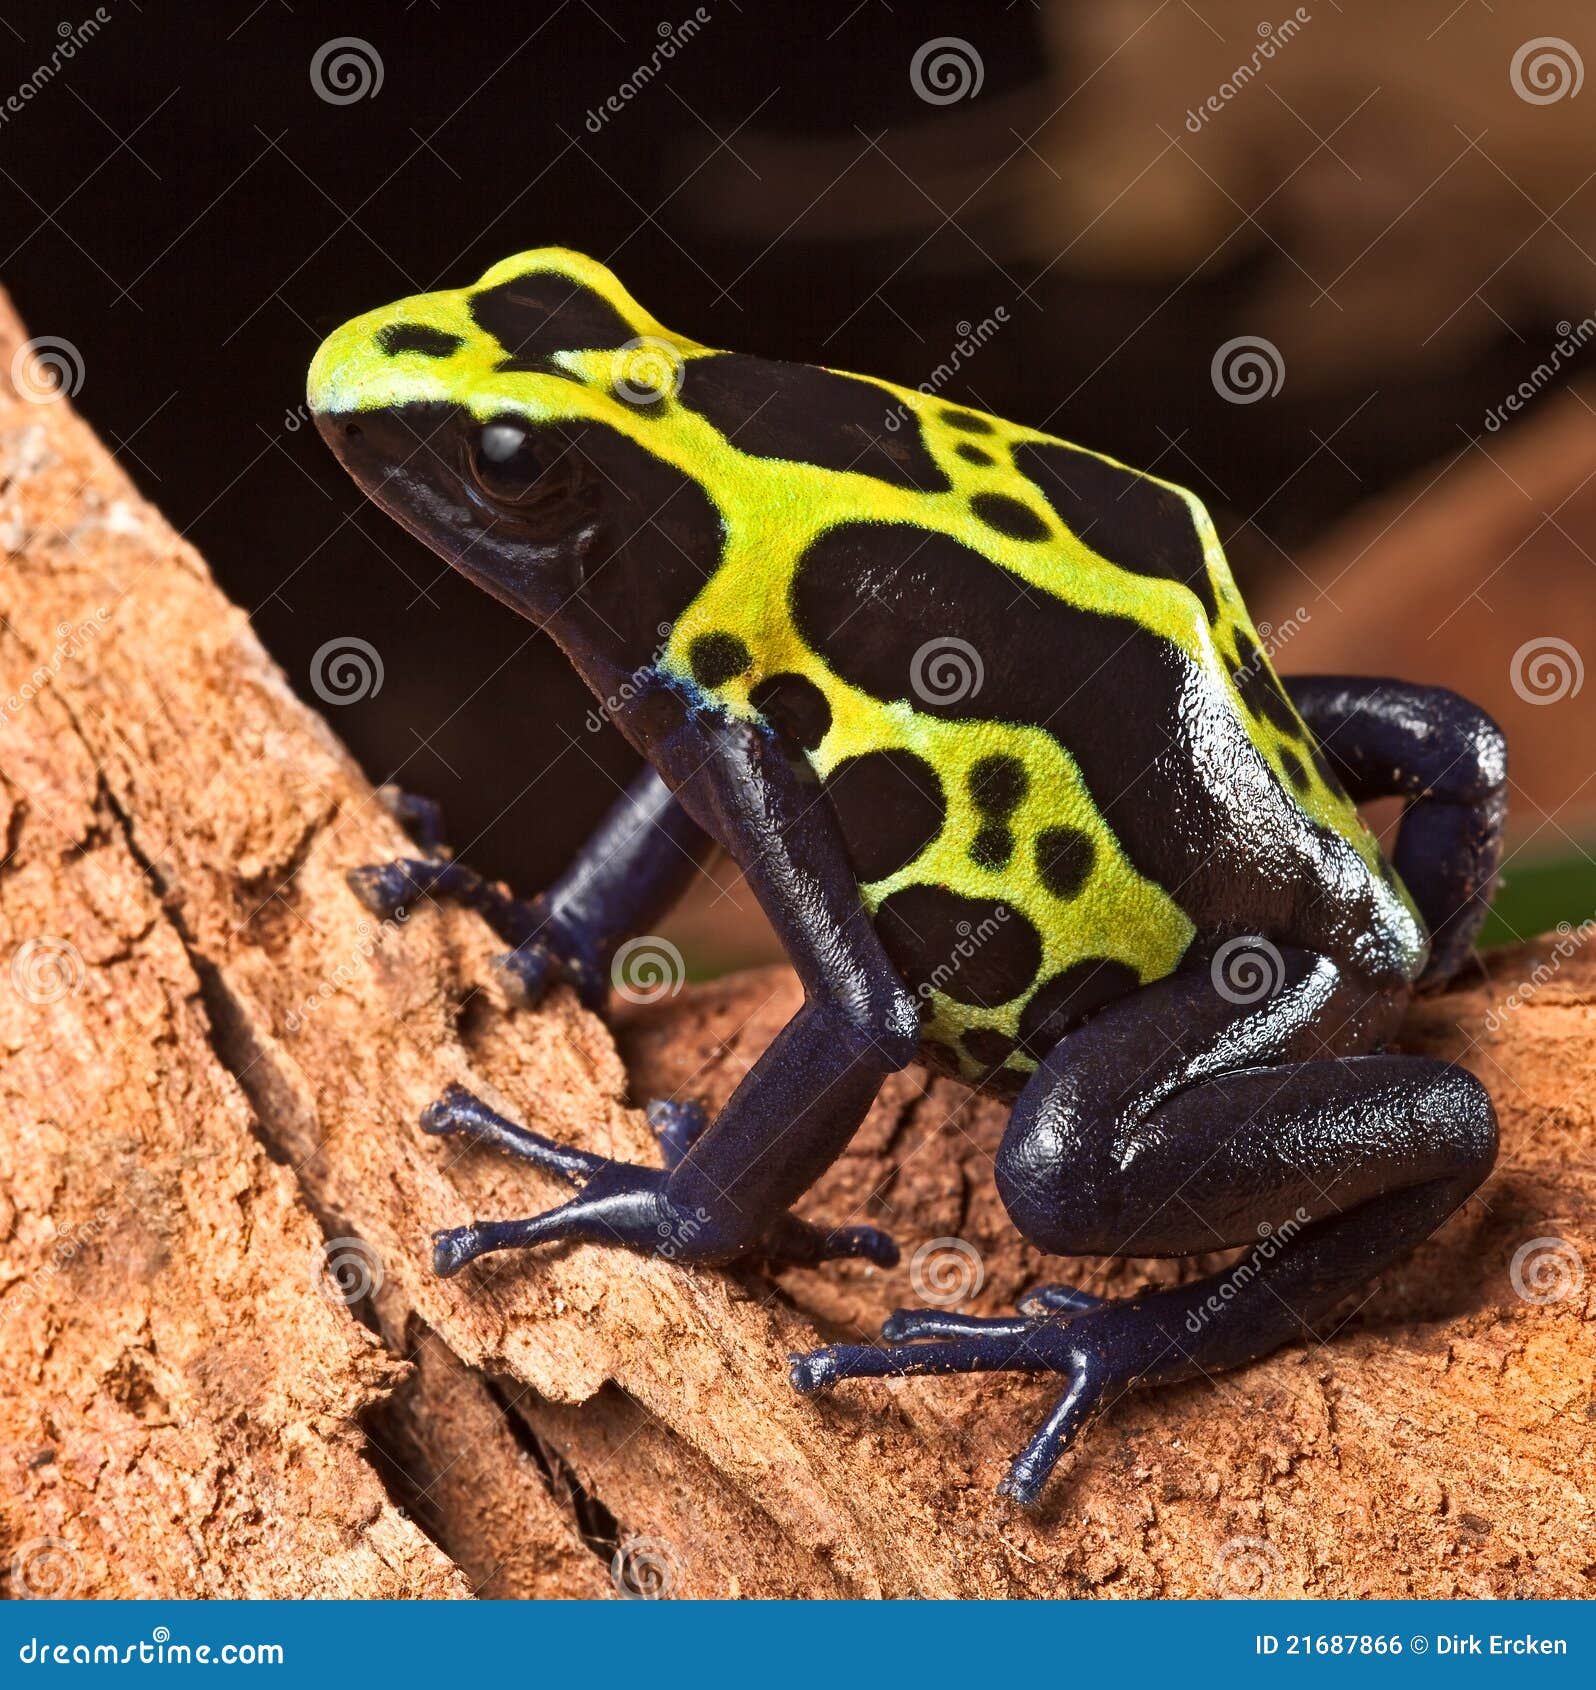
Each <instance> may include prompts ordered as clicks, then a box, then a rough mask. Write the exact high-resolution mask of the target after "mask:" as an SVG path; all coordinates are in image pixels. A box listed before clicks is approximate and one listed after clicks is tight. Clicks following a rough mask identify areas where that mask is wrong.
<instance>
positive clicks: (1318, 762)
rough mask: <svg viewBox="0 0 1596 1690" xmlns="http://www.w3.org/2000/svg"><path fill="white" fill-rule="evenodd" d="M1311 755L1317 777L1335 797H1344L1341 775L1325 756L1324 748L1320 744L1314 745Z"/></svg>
mask: <svg viewBox="0 0 1596 1690" xmlns="http://www.w3.org/2000/svg"><path fill="white" fill-rule="evenodd" d="M1311 755H1312V757H1313V766H1314V768H1315V769H1317V770H1318V772H1319V779H1320V780H1322V781H1323V782H1324V783H1325V785H1326V786H1328V787H1329V788H1330V790H1331V791H1332V792H1333V793H1334V794H1335V795H1336V797H1337V798H1345V797H1346V795H1347V789H1346V788H1345V787H1344V786H1343V785H1342V784H1341V777H1340V776H1339V775H1338V774H1337V773H1336V771H1335V765H1334V764H1333V763H1332V762H1331V761H1330V759H1329V758H1328V757H1326V756H1325V754H1324V748H1323V747H1322V746H1320V745H1314V747H1313V749H1312V752H1311Z"/></svg>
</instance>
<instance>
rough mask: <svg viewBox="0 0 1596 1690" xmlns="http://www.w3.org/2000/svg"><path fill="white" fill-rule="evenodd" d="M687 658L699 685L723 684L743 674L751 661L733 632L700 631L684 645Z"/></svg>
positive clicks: (718, 685)
mask: <svg viewBox="0 0 1596 1690" xmlns="http://www.w3.org/2000/svg"><path fill="white" fill-rule="evenodd" d="M687 661H688V663H689V664H690V665H691V667H692V671H693V679H694V680H695V681H697V682H698V684H699V685H700V686H701V687H723V686H725V684H726V683H727V682H728V681H729V680H731V679H732V678H733V677H734V676H736V675H741V674H744V673H746V671H747V670H748V669H749V668H750V666H751V665H752V664H753V661H754V660H753V657H752V655H751V654H750V653H749V650H748V647H747V646H745V645H744V644H743V642H742V641H741V640H740V639H738V638H737V636H736V635H735V634H700V635H699V636H698V638H697V639H696V640H694V641H693V643H692V644H691V645H690V646H689V647H688V648H687Z"/></svg>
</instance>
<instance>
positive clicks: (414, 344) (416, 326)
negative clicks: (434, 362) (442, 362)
mask: <svg viewBox="0 0 1596 1690" xmlns="http://www.w3.org/2000/svg"><path fill="white" fill-rule="evenodd" d="M464 345H465V342H464V341H463V340H461V338H460V337H459V335H457V334H445V333H444V331H443V330H442V329H429V328H428V327H427V326H426V324H425V323H389V324H388V326H387V327H386V328H385V329H383V330H382V332H381V333H380V334H379V335H378V336H377V350H378V351H379V352H381V353H384V354H385V355H386V356H387V357H390V358H392V357H393V356H394V355H395V354H397V353H400V352H422V353H425V354H426V356H427V357H429V358H447V357H448V356H449V354H450V353H451V352H458V351H459V350H460V348H461V347H462V346H464Z"/></svg>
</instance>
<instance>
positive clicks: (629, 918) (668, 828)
mask: <svg viewBox="0 0 1596 1690" xmlns="http://www.w3.org/2000/svg"><path fill="white" fill-rule="evenodd" d="M709 848H710V846H709V840H708V839H707V837H706V836H705V834H704V832H703V830H702V829H701V828H700V827H699V826H698V825H697V824H696V823H695V822H693V821H691V820H690V819H689V818H688V816H687V814H686V812H685V811H683V810H682V808H681V806H680V805H679V804H677V803H676V801H675V799H674V798H673V797H672V796H671V791H670V788H669V787H667V786H666V784H665V782H664V781H662V780H661V779H660V777H659V776H658V775H657V774H656V773H655V772H654V770H653V769H645V770H644V771H643V772H642V774H640V775H639V776H638V777H637V779H636V780H634V781H633V782H632V784H631V785H630V786H629V787H628V788H627V789H626V791H625V792H624V793H623V794H622V796H621V797H620V798H619V799H617V800H616V802H615V803H614V804H613V805H612V806H611V808H610V810H609V812H608V814H607V815H606V816H605V817H604V819H603V821H601V822H600V823H599V825H598V828H597V829H596V830H595V831H594V833H593V835H592V837H591V838H590V839H589V840H588V841H587V843H586V844H585V845H584V846H583V847H582V849H581V850H580V851H579V852H578V853H577V855H576V857H575V859H574V860H573V861H572V863H571V865H570V867H569V868H567V869H566V871H565V873H564V874H562V875H561V876H560V878H559V879H558V880H557V881H555V883H554V884H553V886H551V887H550V888H549V890H548V891H547V892H544V893H542V894H541V895H540V896H538V897H536V898H531V899H521V898H516V897H513V896H512V895H511V894H510V893H509V892H508V891H506V890H505V888H504V887H503V886H499V885H495V884H494V883H493V882H491V881H487V880H484V879H483V878H482V877H481V875H479V874H476V873H474V872H473V871H472V870H471V869H469V868H467V867H466V866H465V865H464V864H463V863H458V862H455V861H453V860H452V859H450V858H448V857H444V856H436V855H434V856H427V857H401V858H398V859H396V860H395V861H393V862H391V863H373V864H370V865H368V866H366V867H364V868H357V869H352V870H351V871H350V873H349V877H348V878H349V883H350V885H351V886H352V887H353V888H354V891H355V893H356V894H357V896H358V897H359V898H360V899H361V901H362V902H363V903H364V904H365V905H366V906H367V907H368V908H369V909H371V910H373V911H375V912H376V913H377V914H378V915H380V916H382V917H384V918H385V919H386V918H388V917H390V916H393V915H394V914H396V913H397V912H398V911H399V910H401V909H406V910H409V909H413V908H415V906H416V905H418V904H419V903H420V902H421V901H422V900H423V899H426V898H441V899H449V900H452V901H453V902H455V903H459V904H464V905H466V906H467V907H468V908H470V909H474V910H476V911H477V913H478V914H479V915H481V916H482V917H483V918H484V919H485V920H486V922H487V923H488V925H489V926H490V927H491V928H492V929H493V931H494V932H495V933H496V934H497V935H498V936H499V938H500V939H502V940H503V941H504V943H505V944H507V945H509V946H511V947H512V948H511V950H510V952H509V954H508V955H506V956H503V957H500V958H499V959H498V964H497V966H498V968H499V971H500V974H501V976H502V978H503V979H504V980H505V982H506V984H507V985H508V986H509V987H510V988H511V989H512V991H513V992H514V993H515V995H516V996H517V997H518V998H520V999H521V1000H522V1001H523V1002H535V1001H536V1000H537V999H538V998H539V997H541V996H542V994H543V992H544V990H545V988H547V987H548V986H550V985H553V984H554V983H555V982H556V981H559V980H563V981H565V982H566V983H567V984H569V985H571V986H574V987H575V988H576V991H577V994H578V996H580V998H581V999H582V1001H583V1002H584V1003H585V1004H586V1005H587V1006H588V1007H589V1008H590V1009H598V1008H601V1007H602V1006H603V1003H604V1000H605V998H606V996H607V995H608V992H609V986H610V965H611V962H612V960H613V958H614V956H615V953H616V951H617V950H618V949H619V947H620V946H621V944H622V943H623V941H625V940H626V939H627V938H628V937H630V936H631V935H632V934H634V933H638V932H640V931H641V930H642V929H644V928H645V927H647V926H648V925H649V924H650V923H651V922H653V921H655V920H656V919H657V918H658V917H659V916H661V915H662V914H663V913H664V912H665V911H666V910H667V909H669V908H670V906H671V905H672V904H673V903H675V901H676V899H677V898H678V897H680V895H681V893H682V891H683V890H684V889H685V887H686V885H687V882H688V880H689V879H690V878H691V876H692V873H693V870H694V869H695V868H697V867H698V865H699V864H700V863H701V862H702V861H703V859H704V858H705V856H706V855H707V854H708V852H709Z"/></svg>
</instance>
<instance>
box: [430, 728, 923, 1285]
mask: <svg viewBox="0 0 1596 1690" xmlns="http://www.w3.org/2000/svg"><path fill="white" fill-rule="evenodd" d="M678 734H679V737H678V738H677V739H676V740H675V741H673V742H672V743H671V744H670V745H668V746H667V748H666V749H667V761H668V762H674V766H675V768H676V769H677V770H679V771H680V779H679V783H678V789H679V793H680V801H681V802H682V803H683V804H684V808H685V809H686V812H687V813H690V814H692V815H693V816H694V817H695V818H696V820H697V823H698V825H699V826H700V827H701V828H703V829H704V830H705V831H706V832H707V833H708V835H709V836H710V837H711V838H713V839H714V840H715V841H716V843H718V844H720V845H722V846H724V847H725V848H726V849H727V850H728V851H730V852H731V854H732V855H733V857H734V858H735V859H736V860H737V862H738V863H739V865H740V866H741V867H742V869H743V871H744V873H745V875H746V876H747V878H748V882H749V885H750V886H751V887H752V888H753V890H754V893H755V896H756V897H758V898H759V900H760V903H761V905H762V907H763V908H764V909H765V911H766V913H767V914H768V915H769V916H770V918H771V920H772V923H773V924H774V925H775V927H776V930H777V932H778V933H779V934H780V935H781V937H782V939H783V941H784V942H785V944H786V946H787V949H788V953H789V955H790V956H791V958H792V961H793V964H794V967H795V968H796V970H797V972H798V975H799V978H800V979H801V980H802V981H803V984H804V987H805V992H806V998H805V1002H804V1004H803V1006H802V1008H800V1010H799V1011H798V1013H797V1014H796V1015H795V1016H794V1017H793V1018H792V1020H791V1021H789V1022H788V1024H787V1025H786V1026H785V1027H784V1028H783V1029H782V1031H781V1032H780V1033H779V1034H778V1035H777V1037H776V1038H775V1040H774V1041H773V1042H772V1043H771V1045H770V1047H769V1049H767V1050H766V1051H765V1053H764V1055H763V1056H762V1057H761V1058H760V1059H759V1061H758V1062H757V1063H756V1064H755V1065H754V1067H753V1068H752V1070H750V1072H749V1073H748V1074H747V1075H746V1076H745V1077H744V1079H743V1081H742V1083H741V1084H740V1085H739V1086H738V1087H737V1089H736V1091H735V1092H733V1093H732V1095H731V1097H730V1099H728V1101H727V1103H726V1105H725V1107H724V1108H723V1109H722V1110H721V1111H720V1113H719V1115H717V1116H716V1118H715V1119H714V1120H713V1121H712V1122H710V1123H709V1125H708V1126H707V1127H704V1128H702V1130H695V1128H696V1125H697V1124H696V1123H695V1122H693V1121H691V1120H690V1119H689V1118H686V1117H684V1116H681V1115H677V1117H676V1118H675V1119H671V1118H668V1117H669V1115H670V1114H671V1113H672V1112H671V1111H667V1112H666V1117H662V1118H661V1119H660V1120H658V1121H656V1131H659V1132H660V1135H661V1139H662V1145H663V1149H664V1153H665V1159H666V1162H667V1167H666V1168H665V1169H663V1170H661V1169H654V1168H645V1167H638V1166H633V1165H630V1164H626V1163H620V1162H613V1161H609V1160H607V1159H593V1160H594V1161H595V1163H596V1165H593V1166H591V1167H590V1166H588V1164H587V1162H586V1161H584V1162H583V1163H582V1165H581V1166H580V1167H579V1168H577V1170H576V1172H577V1174H578V1175H579V1176H580V1177H581V1178H582V1179H583V1182H584V1183H583V1185H582V1189H581V1191H580V1193H579V1194H578V1195H577V1196H576V1197H574V1198H573V1199H572V1200H571V1201H570V1202H569V1203H566V1204H565V1205H564V1206H563V1207H561V1208H559V1209H556V1210H553V1211H551V1212H550V1213H548V1214H545V1215H539V1216H536V1217H534V1218H532V1219H530V1220H525V1221H507V1222H496V1223H491V1224H477V1225H473V1226H471V1227H464V1228H458V1229H456V1230H455V1231H453V1232H450V1233H444V1234H440V1235H439V1237H438V1239H437V1249H436V1256H435V1259H436V1265H437V1267H438V1270H439V1271H440V1272H443V1273H452V1272H454V1271H456V1270H457V1269H458V1268H459V1267H461V1266H462V1265H463V1264H464V1263H465V1262H467V1261H469V1260H471V1259H472V1257H474V1256H478V1255H481V1254H483V1253H484V1252H485V1251H488V1250H501V1249H506V1248H510V1247H514V1246H519V1245H523V1244H535V1243H546V1242H551V1241H555V1240H565V1239H580V1240H584V1241H598V1242H604V1243H612V1244H619V1245H622V1246H624V1247H626V1248H628V1249H632V1250H636V1251H640V1252H644V1253H656V1252H657V1253H660V1254H664V1255H667V1256H670V1257H672V1258H673V1259H677V1260H682V1261H688V1262H725V1261H731V1260H735V1259H738V1258H740V1257H758V1258H763V1259H766V1260H770V1261H773V1262H777V1263H780V1264H784V1265H808V1264H812V1263H815V1262H820V1261H825V1260H827V1259H830V1258H832V1257H836V1256H865V1257H868V1258H869V1259H871V1260H873V1261H876V1262H880V1263H883V1264H889V1263H891V1262H893V1261H895V1260H896V1259H897V1250H896V1247H895V1246H894V1245H893V1243H892V1241H891V1239H889V1238H888V1237H887V1236H886V1235H885V1234H884V1233H881V1232H878V1231H877V1230H876V1229H875V1228H873V1227H868V1226H853V1227H843V1228H840V1229H837V1230H835V1231H830V1232H827V1231H825V1230H822V1229H820V1228H817V1227H814V1226H811V1225H809V1224H807V1223H805V1222H803V1221H799V1220H797V1219H796V1218H795V1217H794V1216H792V1215H791V1214H790V1213H789V1212H788V1211H789V1210H790V1208H791V1205H792V1204H793V1203H794V1202H795V1201H796V1200H797V1199H798V1198H799V1197H800V1196H802V1195H803V1193H804V1192H805V1191H807V1190H808V1188H809V1187H810V1186H811V1185H812V1184H813V1183H814V1181H815V1180H816V1179H817V1178H818V1177H819V1176H820V1174H821V1173H823V1172H824V1171H825V1169H826V1168H827V1167H829V1166H830V1164H831V1163H832V1162H833V1161H834V1160H835V1159H836V1158H837V1156H838V1155H839V1154H840V1153H841V1152H842V1150H843V1148H844V1147H845V1146H846V1144H847V1142H848V1140H849V1139H850V1138H851V1137H852V1136H853V1133H854V1132H855V1130H856V1129H857V1128H858V1125H859V1122H860V1121H861V1120H862V1119H863V1118H864V1115H865V1112H866V1110H868V1109H869V1107H870V1104H871V1102H872V1101H873V1100H874V1098H875V1095H876V1092H877V1091H878V1090H879V1088H880V1085H881V1081H882V1080H883V1079H884V1078H885V1076H886V1075H888V1074H889V1073H892V1072H894V1071H896V1070H897V1069H899V1068H902V1067H904V1066H905V1065H906V1064H907V1063H909V1062H910V1061H911V1060H913V1057H914V1055H915V1052H916V1050H917V1049H918V1046H919V1018H918V1013H917V1004H916V1001H915V999H914V997H913V996H912V994H911V993H909V991H908V990H907V988H906V987H905V986H904V985H903V983H902V981H901V980H900V979H899V978H898V976H897V974H896V973H895V972H894V970H893V968H892V965H891V963H890V962H889V961H888V959H887V956H886V953H885V952H884V951H883V950H882V948H881V942H880V940H879V939H878V938H877V936H876V933H875V929H874V928H873V927H872V926H871V925H870V922H869V920H868V919H867V917H866V915H865V912H864V910H863V908H862V906H861V905H860V902H859V896H858V889H857V887H856V885H855V883H854V879H853V875H852V872H851V869H850V867H849V864H848V861H847V857H846V855H845V853H844V850H843V846H842V842H841V839H840V837H839V836H838V833H837V830H836V824H835V822H834V820H833V819H832V816H831V812H830V810H829V808H828V807H827V806H826V805H824V804H822V803H817V802H816V801H815V793H814V791H813V789H812V787H810V786H806V785H805V784H804V781H803V778H802V776H801V775H800V774H799V772H798V771H797V770H796V769H795V768H794V767H793V766H792V765H791V764H790V763H789V762H788V761H787V759H786V758H785V757H784V756H783V755H782V753H781V751H780V749H779V748H778V747H777V745H776V743H775V741H774V740H773V738H772V737H771V736H770V735H768V734H767V733H765V732H764V731H763V730H761V729H759V728H756V727H753V726H750V725H749V724H746V723H738V722H729V721H726V720H725V719H723V718H719V717H709V718H708V719H705V718H703V717H698V718H696V719H690V720H684V721H683V722H682V724H681V726H680V728H679V730H678ZM668 772H670V771H669V770H668ZM567 879H570V877H567ZM439 1107H440V1106H435V1109H437V1108H439ZM441 1107H442V1108H443V1109H444V1111H445V1115H446V1118H447V1119H449V1120H450V1121H451V1122H453V1121H455V1115H454V1114H452V1113H448V1111H449V1110H450V1109H452V1108H454V1105H453V1104H451V1100H449V1099H445V1101H444V1105H443V1106H441ZM433 1118H436V1117H432V1116H429V1119H433ZM450 1130H465V1131H469V1132H470V1133H471V1134H472V1135H473V1136H475V1137H478V1138H486V1139H488V1140H489V1141H490V1142H494V1143H498V1144H500V1145H501V1146H502V1147H503V1148H505V1149H509V1150H512V1151H513V1152H515V1153H517V1154H527V1155H530V1156H531V1157H532V1159H533V1160H542V1161H543V1163H544V1165H545V1166H550V1167H553V1166H554V1164H553V1162H552V1161H550V1160H549V1152H548V1151H547V1150H546V1149H545V1148H543V1141H540V1142H539V1144H538V1145H537V1146H536V1147H535V1148H534V1147H533V1146H531V1144H530V1142H529V1141H530V1140H531V1139H533V1138H535V1137H536V1135H527V1134H525V1133H524V1131H522V1130H520V1129H517V1130H516V1131H515V1132H514V1133H512V1134H509V1135H507V1134H506V1133H505V1131H504V1129H503V1126H501V1125H493V1124H489V1125H488V1126H487V1127H484V1126H483V1124H482V1121H481V1119H480V1117H479V1116H478V1115H475V1114H468V1115H466V1116H462V1117H460V1119H459V1120H458V1123H457V1124H456V1125H455V1126H454V1127H452V1128H451V1129H450ZM556 1171H565V1170H563V1169H558V1168H557V1169H556Z"/></svg>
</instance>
